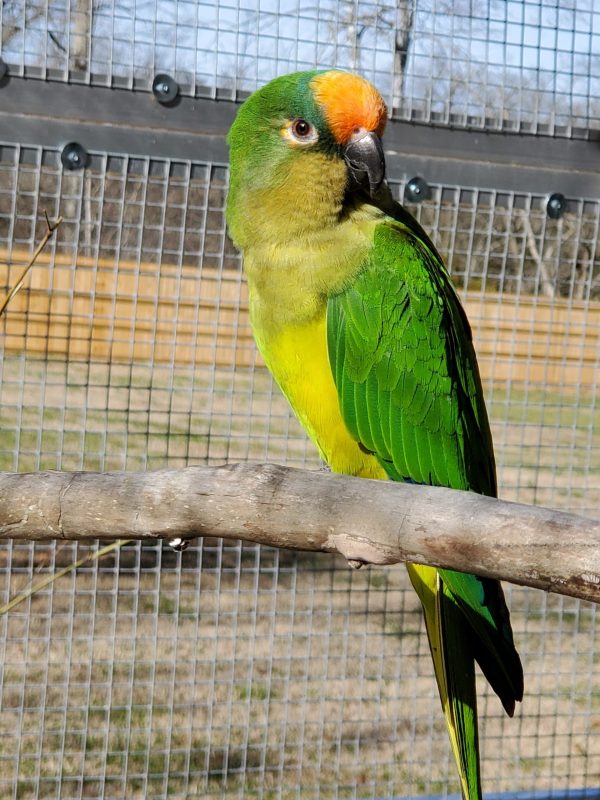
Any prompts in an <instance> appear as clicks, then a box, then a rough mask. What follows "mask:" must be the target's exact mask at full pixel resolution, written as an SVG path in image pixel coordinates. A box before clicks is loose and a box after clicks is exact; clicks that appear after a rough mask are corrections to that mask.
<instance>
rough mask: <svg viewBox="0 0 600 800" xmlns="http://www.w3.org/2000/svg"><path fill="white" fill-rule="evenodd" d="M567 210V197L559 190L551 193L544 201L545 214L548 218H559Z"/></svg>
mask: <svg viewBox="0 0 600 800" xmlns="http://www.w3.org/2000/svg"><path fill="white" fill-rule="evenodd" d="M566 210H567V198H566V197H565V196H564V194H560V192H555V193H554V194H551V195H550V197H549V198H548V202H547V203H546V214H548V216H549V217H550V219H560V217H562V215H563V214H564V213H565V211H566Z"/></svg>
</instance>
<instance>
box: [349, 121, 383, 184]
mask: <svg viewBox="0 0 600 800" xmlns="http://www.w3.org/2000/svg"><path fill="white" fill-rule="evenodd" d="M344 160H345V162H346V164H347V165H348V171H349V173H350V179H351V186H350V188H351V189H362V190H363V191H365V192H366V193H367V194H368V195H369V197H373V196H374V195H375V194H376V192H377V190H378V189H379V187H380V186H381V184H382V183H383V179H384V178H385V157H384V155H383V146H382V144H381V139H380V138H379V136H377V134H376V133H372V132H369V131H365V133H364V134H363V135H362V136H357V138H356V139H352V140H351V141H350V142H349V143H348V144H347V145H346V147H345V148H344Z"/></svg>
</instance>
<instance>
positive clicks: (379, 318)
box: [327, 220, 523, 800]
mask: <svg viewBox="0 0 600 800" xmlns="http://www.w3.org/2000/svg"><path fill="white" fill-rule="evenodd" d="M327 335H328V348H329V358H330V362H331V367H332V372H333V376H334V379H335V383H336V387H337V390H338V395H339V399H340V408H341V412H342V416H343V418H344V422H345V424H346V426H347V427H348V429H349V431H350V432H351V434H352V435H353V436H354V437H355V438H356V440H357V441H359V442H360V443H361V445H362V446H363V447H364V448H366V449H367V450H369V451H371V452H372V453H374V454H375V456H376V457H377V459H378V460H379V462H380V463H381V465H382V466H383V468H384V469H385V471H386V472H387V474H388V475H389V477H390V478H392V479H393V480H399V481H411V482H414V483H424V484H431V485H436V486H448V487H450V488H454V489H462V490H470V491H475V492H479V493H480V494H486V495H491V496H495V495H496V471H495V463H494V455H493V447H492V439H491V434H490V428H489V422H488V418H487V412H486V409H485V405H484V401H483V393H482V388H481V381H480V378H479V372H478V368H477V363H476V358H475V353H474V350H473V345H472V342H471V331H470V328H469V324H468V322H467V319H466V317H465V314H464V311H463V309H462V306H461V305H460V302H459V300H458V297H457V295H456V293H455V291H454V288H453V286H452V284H451V281H450V278H449V276H448V273H447V272H446V270H445V268H444V266H443V264H442V263H441V261H440V260H439V257H438V256H437V254H436V253H435V251H434V250H432V249H431V248H430V247H429V246H427V244H426V243H425V242H421V241H419V239H418V238H416V237H415V236H414V235H413V234H411V233H410V232H408V231H407V230H406V228H405V227H404V226H403V225H402V224H399V223H398V222H394V221H392V220H389V221H386V222H382V223H381V224H380V225H378V226H377V229H376V231H375V237H374V246H373V250H372V255H371V257H370V259H369V262H368V263H367V264H365V266H364V269H363V270H362V271H361V273H360V274H359V276H358V277H357V278H356V279H355V280H354V282H353V283H352V285H351V286H350V287H349V288H347V289H346V290H345V291H344V292H343V293H342V294H340V295H336V296H334V297H331V298H330V299H329V302H328V306H327ZM409 572H410V575H411V580H412V581H413V584H414V586H415V588H416V589H417V591H418V593H419V596H420V597H421V600H422V602H423V606H424V609H425V618H426V623H427V631H428V635H429V640H430V645H431V649H432V655H433V657H434V665H435V671H436V677H437V680H438V685H439V688H440V696H441V699H442V705H443V706H444V711H445V714H446V719H447V722H448V728H449V730H450V738H451V741H452V743H453V749H454V752H455V756H456V760H457V763H458V764H459V772H460V774H461V783H462V789H463V794H464V796H465V797H467V798H469V800H471V798H473V799H476V798H479V797H480V796H481V790H480V786H479V766H478V761H479V759H478V755H477V750H478V745H477V725H476V706H475V685H474V674H473V663H474V660H477V662H478V663H479V665H480V667H481V669H482V670H483V672H484V674H485V675H486V677H487V678H488V680H489V681H490V684H491V685H492V687H493V689H494V690H495V691H496V693H497V694H498V695H499V697H500V699H501V701H502V704H503V705H504V708H505V709H506V711H507V712H508V713H509V714H511V715H512V713H513V712H514V706H515V701H516V700H520V699H521V698H522V694H523V673H522V668H521V663H520V660H519V656H518V654H517V652H516V650H515V647H514V643H513V638H512V631H511V627H510V619H509V613H508V609H507V607H506V604H505V602H504V596H503V593H502V589H501V587H500V584H499V583H498V582H497V581H493V580H487V579H480V578H477V577H475V576H473V575H467V574H463V573H458V572H453V571H450V570H439V571H437V570H432V568H425V567H416V566H412V567H411V568H410V569H409ZM432 576H433V577H432Z"/></svg>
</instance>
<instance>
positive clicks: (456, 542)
mask: <svg viewBox="0 0 600 800" xmlns="http://www.w3.org/2000/svg"><path fill="white" fill-rule="evenodd" d="M201 536H217V537H221V538H224V539H245V540H248V541H252V542H259V543H261V544H265V545H271V546H274V547H286V548H292V549H295V550H314V551H323V552H339V553H341V554H342V555H343V556H344V557H345V558H346V559H347V560H348V561H349V562H350V564H351V565H353V566H357V565H360V564H363V563H368V564H395V563H397V562H400V561H413V562H417V563H420V564H431V565H433V566H438V567H445V568H449V569H456V570H462V571H468V572H474V573H476V574H478V575H482V576H488V577H492V578H500V579H502V580H507V581H511V582H512V583H518V584H525V585H528V586H534V587H537V588H539V589H546V590H549V591H553V592H559V593H561V594H567V595H572V596H574V597H580V598H582V599H585V600H593V601H595V602H600V522H596V521H594V520H590V519H585V518H583V517H578V516H575V515H573V514H567V513H563V512H559V511H552V510H550V509H545V508H538V507H534V506H526V505H520V504H517V503H507V502H503V501H500V500H496V499H494V498H490V497H483V496H481V495H477V494H473V493H470V492H458V491H454V490H452V489H443V488H439V487H431V486H414V485H411V484H400V483H392V482H389V483H388V482H384V481H369V480H364V479H360V478H351V477H347V476H342V475H334V474H330V473H324V472H308V471H302V470H297V469H290V468H286V467H279V466H273V465H250V464H238V465H235V466H225V467H187V468H186V469H180V470H158V471H155V472H145V473H130V472H112V473H110V472H108V473H93V472H71V473H69V472H40V473H22V474H15V473H0V537H2V538H13V539H15V540H21V541H22V540H50V539H61V540H65V539H71V540H86V539H111V540H115V539H157V538H169V539H172V538H177V537H180V538H182V539H188V538H196V537H201Z"/></svg>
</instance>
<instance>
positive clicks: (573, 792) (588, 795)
mask: <svg viewBox="0 0 600 800" xmlns="http://www.w3.org/2000/svg"><path fill="white" fill-rule="evenodd" d="M484 798H485V800H600V787H598V788H595V789H537V790H533V791H520V792H492V793H490V794H488V793H486V794H485V795H484ZM377 800H461V797H460V795H458V794H448V795H445V794H444V795H441V794H436V795H431V794H430V795H423V794H422V795H415V796H413V797H399V796H395V797H387V798H385V797H381V798H378V799H377Z"/></svg>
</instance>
